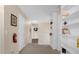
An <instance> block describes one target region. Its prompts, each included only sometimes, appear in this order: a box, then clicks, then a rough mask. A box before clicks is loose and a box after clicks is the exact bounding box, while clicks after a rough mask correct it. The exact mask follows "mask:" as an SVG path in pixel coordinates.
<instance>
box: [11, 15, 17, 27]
mask: <svg viewBox="0 0 79 59" xmlns="http://www.w3.org/2000/svg"><path fill="white" fill-rule="evenodd" d="M11 25H12V26H17V16H15V15H14V14H11Z"/></svg>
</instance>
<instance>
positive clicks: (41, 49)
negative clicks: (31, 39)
mask: <svg viewBox="0 0 79 59" xmlns="http://www.w3.org/2000/svg"><path fill="white" fill-rule="evenodd" d="M20 54H59V51H57V50H53V49H52V48H51V47H50V46H49V45H37V44H28V45H27V46H26V47H25V48H24V49H23V50H22V51H21V52H20Z"/></svg>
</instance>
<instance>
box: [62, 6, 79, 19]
mask: <svg viewBox="0 0 79 59" xmlns="http://www.w3.org/2000/svg"><path fill="white" fill-rule="evenodd" d="M66 11H67V12H68V13H69V16H68V17H64V19H63V20H69V19H75V18H78V17H79V6H73V7H72V8H70V9H69V10H66Z"/></svg>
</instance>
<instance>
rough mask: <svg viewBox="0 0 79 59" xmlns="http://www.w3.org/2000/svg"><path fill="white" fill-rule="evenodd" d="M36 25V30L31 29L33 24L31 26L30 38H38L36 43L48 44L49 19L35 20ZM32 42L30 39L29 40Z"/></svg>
mask: <svg viewBox="0 0 79 59" xmlns="http://www.w3.org/2000/svg"><path fill="white" fill-rule="evenodd" d="M36 24H37V25H36V26H37V27H38V31H37V32H35V31H33V28H34V27H33V26H32V38H38V39H39V40H38V44H40V45H49V44H50V36H49V33H50V23H49V21H47V22H46V21H43V22H42V21H41V22H40V21H37V23H36ZM31 42H32V41H31Z"/></svg>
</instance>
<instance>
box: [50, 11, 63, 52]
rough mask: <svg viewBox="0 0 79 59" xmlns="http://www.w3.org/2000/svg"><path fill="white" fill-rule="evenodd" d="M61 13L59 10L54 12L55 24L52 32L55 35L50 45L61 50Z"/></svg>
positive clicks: (51, 38)
mask: <svg viewBox="0 0 79 59" xmlns="http://www.w3.org/2000/svg"><path fill="white" fill-rule="evenodd" d="M60 16H61V15H60V14H59V12H55V13H53V14H52V21H53V26H52V33H53V35H52V36H51V37H50V40H51V42H50V45H51V47H52V48H53V49H57V50H61V37H60V36H61V31H60V30H61V28H60V25H61V19H60Z"/></svg>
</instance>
